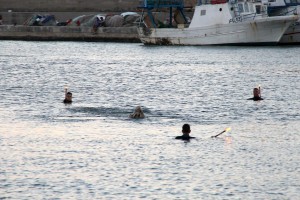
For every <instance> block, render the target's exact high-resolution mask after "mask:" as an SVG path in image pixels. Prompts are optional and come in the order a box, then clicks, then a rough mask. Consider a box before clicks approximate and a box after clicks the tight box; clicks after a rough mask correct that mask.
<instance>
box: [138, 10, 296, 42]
mask: <svg viewBox="0 0 300 200" xmlns="http://www.w3.org/2000/svg"><path fill="white" fill-rule="evenodd" d="M297 20H298V16H278V17H266V18H260V19H257V20H253V21H246V22H240V23H229V24H217V25H213V26H206V27H192V28H142V27H140V28H139V29H138V32H139V37H140V39H141V41H142V42H143V43H144V44H145V45H254V44H256V45H275V44H277V43H278V42H279V41H280V39H281V38H282V36H283V34H284V33H285V31H286V30H287V29H288V27H289V26H290V25H291V24H292V23H294V22H295V21H297Z"/></svg>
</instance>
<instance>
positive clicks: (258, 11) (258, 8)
mask: <svg viewBox="0 0 300 200" xmlns="http://www.w3.org/2000/svg"><path fill="white" fill-rule="evenodd" d="M255 9H256V13H257V14H261V6H260V5H256V6H255Z"/></svg>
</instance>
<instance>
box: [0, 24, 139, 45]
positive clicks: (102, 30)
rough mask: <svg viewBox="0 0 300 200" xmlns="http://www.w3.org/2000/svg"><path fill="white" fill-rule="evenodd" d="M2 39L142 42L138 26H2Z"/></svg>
mask: <svg viewBox="0 0 300 200" xmlns="http://www.w3.org/2000/svg"><path fill="white" fill-rule="evenodd" d="M0 40H39V41H52V40H53V41H113V42H140V40H139V38H138V33H137V28H136V27H99V28H98V29H97V30H96V31H95V30H94V29H93V28H90V27H82V26H81V27H77V26H74V27H72V26H22V25H16V26H14V25H2V26H0Z"/></svg>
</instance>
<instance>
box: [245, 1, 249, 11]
mask: <svg viewBox="0 0 300 200" xmlns="http://www.w3.org/2000/svg"><path fill="white" fill-rule="evenodd" d="M244 7H245V12H249V6H248V3H247V2H245V5H244Z"/></svg>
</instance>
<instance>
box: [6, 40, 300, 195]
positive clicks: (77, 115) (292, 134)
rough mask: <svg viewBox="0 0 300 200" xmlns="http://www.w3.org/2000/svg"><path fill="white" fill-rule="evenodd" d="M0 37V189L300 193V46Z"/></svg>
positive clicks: (68, 192)
mask: <svg viewBox="0 0 300 200" xmlns="http://www.w3.org/2000/svg"><path fill="white" fill-rule="evenodd" d="M0 47H1V48H0V69H1V71H0V73H1V79H0V86H1V87H0V96H1V100H0V150H1V154H0V199H299V196H300V123H299V122H300V57H299V53H300V47H299V46H293V47H292V46H274V47H220V46H211V47H163V46H157V47H148V46H143V45H142V44H124V43H85V42H24V41H0ZM258 85H260V86H261V93H262V97H263V98H264V100H263V101H258V102H255V101H251V100H247V99H248V98H251V97H252V89H253V88H254V87H257V86H258ZM65 86H67V87H68V89H69V91H71V92H72V93H73V103H72V104H71V105H64V104H63V103H62V101H63V99H64V87H65ZM138 105H140V106H142V108H143V110H144V113H145V115H146V118H145V119H137V120H133V119H129V118H128V115H129V114H130V113H132V112H133V111H134V108H135V107H136V106H138ZM184 123H189V124H190V125H191V129H192V131H191V136H194V137H196V138H197V139H195V140H191V141H190V142H184V141H179V140H175V139H174V137H175V136H178V135H181V127H182V125H183V124H184ZM228 127H230V128H231V131H229V132H227V133H223V134H222V135H220V136H219V137H218V138H211V136H213V135H216V134H218V133H220V132H222V131H223V130H224V129H225V128H228Z"/></svg>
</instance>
